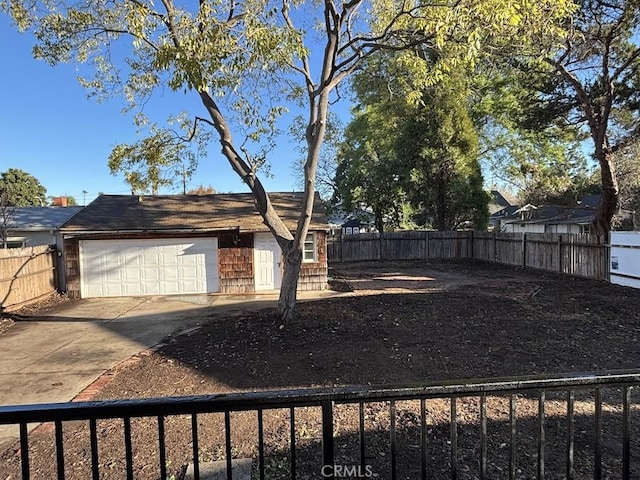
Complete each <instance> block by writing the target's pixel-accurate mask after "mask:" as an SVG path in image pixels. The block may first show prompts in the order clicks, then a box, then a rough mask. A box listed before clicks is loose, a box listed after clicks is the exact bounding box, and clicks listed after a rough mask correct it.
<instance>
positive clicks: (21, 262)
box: [0, 245, 56, 310]
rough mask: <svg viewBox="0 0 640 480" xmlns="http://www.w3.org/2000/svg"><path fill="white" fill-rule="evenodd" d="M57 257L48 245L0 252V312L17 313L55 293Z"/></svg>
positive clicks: (8, 249) (1, 250) (7, 249)
mask: <svg viewBox="0 0 640 480" xmlns="http://www.w3.org/2000/svg"><path fill="white" fill-rule="evenodd" d="M55 255H56V251H55V249H51V248H50V247H48V246H46V245H40V246H37V247H26V248H6V249H0V309H1V310H11V309H12V308H13V309H15V308H18V307H20V306H22V305H26V304H27V303H29V302H31V301H34V300H37V299H39V298H41V297H43V296H45V295H48V294H51V293H53V292H54V291H55V290H56V281H55V273H56V272H55V262H56V256H55Z"/></svg>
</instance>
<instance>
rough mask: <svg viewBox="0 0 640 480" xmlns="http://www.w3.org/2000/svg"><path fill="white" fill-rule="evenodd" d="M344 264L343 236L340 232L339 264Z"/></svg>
mask: <svg viewBox="0 0 640 480" xmlns="http://www.w3.org/2000/svg"><path fill="white" fill-rule="evenodd" d="M342 262H344V234H343V233H342V231H340V263H342Z"/></svg>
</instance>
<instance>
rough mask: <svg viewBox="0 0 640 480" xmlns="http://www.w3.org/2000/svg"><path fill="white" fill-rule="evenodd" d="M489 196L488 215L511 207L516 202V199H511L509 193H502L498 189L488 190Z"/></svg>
mask: <svg viewBox="0 0 640 480" xmlns="http://www.w3.org/2000/svg"><path fill="white" fill-rule="evenodd" d="M489 198H490V200H489V204H488V205H487V208H488V210H489V215H493V214H494V213H496V212H499V211H500V210H503V209H504V208H506V207H511V206H513V205H515V204H516V201H515V200H513V199H512V198H511V196H510V195H509V194H506V193H502V192H500V191H498V190H490V191H489Z"/></svg>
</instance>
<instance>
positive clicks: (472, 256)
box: [469, 230, 474, 260]
mask: <svg viewBox="0 0 640 480" xmlns="http://www.w3.org/2000/svg"><path fill="white" fill-rule="evenodd" d="M470 233H471V238H470V240H469V244H470V245H469V247H470V250H471V254H470V257H469V258H471V260H473V258H474V255H473V242H474V237H473V230H471V232H470Z"/></svg>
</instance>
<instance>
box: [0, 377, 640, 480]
mask: <svg viewBox="0 0 640 480" xmlns="http://www.w3.org/2000/svg"><path fill="white" fill-rule="evenodd" d="M638 385H640V371H631V372H629V371H624V372H605V373H600V374H579V375H569V376H537V377H518V378H502V379H489V380H469V381H460V380H458V381H449V382H430V383H425V384H422V385H417V386H409V387H336V388H307V389H301V390H279V391H266V392H258V393H234V394H220V395H210V396H198V397H176V398H158V399H144V400H122V401H102V402H83V403H64V404H48V405H44V404H43V405H20V406H3V407H0V424H16V425H19V427H20V456H21V471H22V478H23V479H25V480H26V479H29V478H31V471H30V452H29V436H30V434H29V432H28V425H29V424H33V423H42V422H52V423H53V424H54V428H55V435H54V438H55V451H56V457H55V472H56V475H57V478H58V479H64V478H65V462H64V458H65V449H64V440H63V434H62V428H63V424H64V423H65V422H72V421H78V420H83V421H88V422H89V425H90V442H89V445H87V447H86V448H87V451H90V455H91V473H92V478H93V479H94V480H98V479H99V478H104V475H103V473H102V472H101V470H100V465H101V464H100V462H101V461H104V459H100V458H99V456H98V452H99V449H98V436H97V428H96V425H97V422H98V421H100V420H103V419H122V420H123V430H122V440H123V443H124V453H125V455H124V456H125V461H126V478H127V479H133V478H134V462H135V459H134V455H133V453H132V452H133V444H132V434H131V420H132V419H134V418H137V417H152V418H156V419H157V425H158V432H157V434H158V435H157V445H158V448H159V458H160V465H159V466H158V467H159V474H160V478H162V479H165V478H168V476H167V452H166V446H165V442H166V438H165V421H166V419H167V418H169V417H173V416H179V415H187V416H189V417H190V418H191V438H192V445H193V456H192V459H191V461H192V462H193V464H194V477H195V478H199V470H200V469H199V464H200V452H199V444H198V438H199V437H198V427H199V423H198V415H201V414H208V413H221V414H223V415H224V430H225V431H224V444H223V445H222V448H223V449H224V454H225V455H224V458H225V460H226V465H227V468H226V474H227V478H228V479H229V480H231V479H232V478H233V470H232V457H233V445H232V441H231V424H232V419H231V414H232V413H233V412H242V411H255V412H256V413H257V419H258V438H257V443H258V448H257V459H256V460H257V468H256V470H255V472H254V474H255V477H257V478H260V479H263V478H266V474H265V432H264V428H263V422H264V420H263V413H264V412H265V411H267V410H273V409H286V410H288V412H289V415H290V416H289V418H290V425H289V428H288V435H289V443H290V449H289V457H290V458H289V460H290V462H289V465H290V468H289V470H288V472H287V476H288V477H289V478H292V479H296V478H298V477H299V472H298V470H297V461H296V457H297V450H298V448H300V445H299V435H298V436H297V435H296V412H297V411H298V410H299V409H301V408H304V407H316V408H319V409H320V412H321V415H320V418H321V425H320V428H319V431H320V432H321V445H320V448H321V453H322V455H321V461H320V463H319V464H318V465H317V466H316V467H314V469H313V470H314V471H313V472H311V475H310V476H309V477H304V478H344V477H348V478H355V477H371V476H373V475H377V476H378V477H379V478H390V479H396V478H399V477H400V474H399V470H400V469H401V468H405V469H407V470H406V471H410V472H414V474H415V476H413V477H411V478H422V479H427V478H451V479H457V478H480V479H486V478H495V473H494V474H493V475H491V474H490V470H491V469H492V468H494V469H495V468H498V467H496V466H495V465H496V464H495V461H494V460H492V457H491V452H493V453H495V452H497V451H500V452H502V456H503V457H504V467H505V468H502V469H500V470H499V471H500V472H502V473H501V474H500V478H509V479H516V478H531V477H529V476H526V475H525V473H522V471H521V460H522V459H524V458H525V457H526V458H535V467H532V468H535V472H534V473H535V476H536V477H537V478H539V479H544V478H545V475H547V470H548V465H547V455H548V452H549V450H550V448H553V449H555V450H554V451H553V453H554V458H555V457H558V455H560V453H559V452H558V451H557V450H558V449H559V448H560V447H558V445H562V448H561V449H562V450H563V452H562V458H563V462H562V463H563V468H562V470H563V471H562V472H557V471H554V472H553V478H557V477H558V476H561V477H564V478H567V479H572V478H586V477H585V476H584V474H580V475H579V476H578V475H577V474H576V473H575V472H576V455H577V454H578V453H580V452H579V450H580V448H582V449H584V448H585V447H584V444H583V442H581V443H580V446H578V445H577V444H576V428H575V425H576V416H577V413H576V404H577V403H578V402H579V403H580V405H581V407H580V413H579V414H580V415H581V416H585V415H586V416H588V417H590V418H589V421H588V422H587V423H586V424H588V425H591V431H589V432H587V431H586V430H584V431H582V430H581V438H582V439H585V438H586V439H588V440H589V442H590V443H591V446H590V447H589V448H588V450H589V453H590V455H591V459H590V460H589V462H588V463H589V465H588V466H589V469H590V471H591V472H592V475H593V477H592V478H594V479H601V478H604V477H603V457H604V453H603V445H604V443H603V406H605V407H606V410H607V412H608V413H607V415H613V416H615V417H616V418H617V420H616V422H617V423H615V424H616V425H617V426H616V427H615V428H613V429H609V431H607V435H608V436H613V437H616V438H617V439H616V442H617V443H616V444H619V445H621V449H620V451H619V457H620V458H614V459H613V460H614V461H612V462H609V463H610V464H611V465H609V466H608V467H607V468H608V469H609V470H608V471H607V472H605V473H607V474H608V475H609V476H612V478H622V479H625V480H628V479H630V478H638V477H637V476H638V474H640V470H639V469H638V467H639V466H638V465H637V464H634V463H633V462H632V446H636V445H638V439H637V435H635V427H637V426H636V425H635V424H632V413H633V412H634V411H635V410H636V408H637V407H638V405H637V404H635V403H634V402H632V389H633V387H635V386H638ZM469 399H473V402H471V403H473V405H474V406H473V408H472V409H471V410H473V411H474V412H475V413H474V416H473V419H472V420H469V418H470V416H469V411H470V410H469V405H471V403H469ZM496 399H498V400H500V402H503V403H502V404H503V405H504V409H505V415H506V418H508V420H507V421H505V425H503V427H504V428H503V430H504V432H503V434H502V436H501V437H500V438H497V437H496V436H495V435H496V434H495V432H494V430H497V429H498V427H496V426H495V425H494V424H493V423H492V421H490V419H489V416H490V415H489V414H488V404H489V402H495V401H497V400H496ZM436 401H445V402H447V405H448V412H447V414H448V419H447V420H446V421H445V422H444V423H443V422H440V423H442V425H444V426H442V425H441V427H442V429H441V430H442V432H446V441H445V440H443V439H441V438H440V439H439V438H437V435H436V434H437V432H436V434H434V433H433V430H434V429H435V430H437V429H438V428H439V427H437V425H436V424H437V423H438V422H436V421H435V417H434V416H435V413H434V412H435V411H436V410H437V409H436V408H433V407H431V405H432V404H433V402H436ZM407 402H414V403H415V405H414V406H415V407H416V408H415V418H416V422H417V424H418V427H417V431H416V432H415V434H416V439H419V440H417V441H419V445H410V447H411V448H408V447H407V445H406V442H405V441H404V440H403V435H405V433H406V432H405V431H404V427H403V426H402V422H403V417H401V415H400V413H404V414H407V415H408V413H407V412H408V411H409V410H408V407H407V406H406V405H407ZM524 403H528V404H531V405H535V406H536V407H535V410H536V411H535V420H532V418H524V417H519V416H518V413H517V411H518V407H519V406H521V405H522V404H524ZM587 403H588V404H589V405H592V408H591V407H589V408H586V407H585V404H587ZM372 404H382V405H384V408H383V409H382V410H380V409H378V410H377V411H378V415H383V416H385V418H386V419H387V420H386V421H387V423H388V430H385V431H384V432H382V434H383V435H384V436H385V437H386V438H387V440H388V441H387V444H388V451H387V452H379V454H380V455H382V454H384V455H383V456H382V457H380V455H374V456H375V457H376V458H375V462H372V461H371V459H372V455H371V452H368V450H367V448H368V442H369V440H370V439H371V437H372V435H380V432H379V431H377V432H372V431H371V430H370V429H367V428H366V423H367V418H369V417H370V414H367V413H365V412H366V409H367V405H372ZM558 404H562V405H563V407H562V408H563V413H562V415H561V416H559V418H554V419H553V422H552V423H549V422H550V420H551V419H550V416H548V415H549V412H547V410H546V409H547V408H551V407H553V408H554V409H555V410H557V406H558ZM345 407H349V408H353V409H354V412H356V413H355V414H354V415H356V416H357V417H356V416H354V420H355V423H357V425H358V429H357V432H355V433H354V435H353V439H354V440H355V443H357V447H354V448H353V449H352V450H353V452H352V454H349V455H347V454H345V453H344V452H343V450H342V449H341V448H340V449H339V448H338V446H339V445H338V444H339V443H340V442H341V439H340V435H339V434H338V432H336V428H335V427H336V425H335V422H336V419H335V413H336V411H337V409H340V408H345ZM411 408H413V407H411ZM585 412H588V413H587V414H585ZM554 415H555V416H556V417H558V415H557V413H556V414H554ZM430 417H434V418H431V419H430ZM618 417H619V418H618ZM531 421H534V422H535V423H534V424H533V425H534V427H533V431H535V438H532V439H531V443H532V446H533V448H534V449H535V451H534V452H532V453H526V452H525V453H523V452H524V450H523V448H524V447H523V441H522V439H521V438H520V437H519V435H520V425H521V422H531ZM461 427H464V430H461V429H460V428H461ZM551 427H553V432H551V431H550V428H551ZM501 428H502V427H501ZM584 428H585V427H584V425H582V426H581V429H584ZM560 431H561V434H562V436H563V437H564V440H562V441H554V442H555V443H554V444H553V445H548V444H547V442H548V441H549V438H548V435H549V434H553V435H556V434H559V433H558V432H560ZM470 432H473V433H470ZM434 435H436V436H434ZM436 442H438V448H440V447H442V446H444V447H445V450H446V452H444V455H445V457H444V458H445V460H444V461H443V460H442V459H441V462H440V464H438V465H433V464H431V463H430V461H429V460H430V453H429V446H430V445H431V446H433V445H434V443H436ZM497 442H501V443H499V445H498V443H497ZM462 443H465V445H466V444H469V443H471V444H472V446H473V448H472V449H469V448H466V449H465V452H461V448H462V447H461V445H462ZM495 445H498V447H495ZM525 446H526V445H525ZM414 447H415V451H416V455H415V456H414V464H413V465H409V466H407V465H404V464H403V462H405V460H404V459H405V457H406V454H407V452H408V451H409V450H411V449H413V448H414ZM490 447H491V448H490ZM338 450H339V451H338ZM441 450H442V448H440V450H438V451H441ZM471 450H473V452H472V453H473V454H474V459H473V460H472V461H470V460H469V458H468V457H469V455H470V452H471ZM633 453H634V457H635V456H638V453H635V452H633ZM607 455H609V456H610V454H609V453H608V454H607ZM380 458H383V460H382V463H384V465H382V464H381V460H380ZM581 458H582V459H583V460H584V455H581ZM637 461H638V460H637V459H636V462H637ZM405 463H406V462H405ZM612 465H613V467H615V468H619V470H618V471H615V472H614V471H610V470H611V468H613V467H612ZM376 469H384V470H385V472H387V473H388V475H381V474H377V473H376ZM470 469H471V470H472V473H469V471H470ZM445 470H446V472H445ZM505 470H506V471H505ZM465 472H466V473H465ZM474 472H475V473H474ZM406 476H407V474H403V478H406ZM299 478H303V477H302V476H300V477H299Z"/></svg>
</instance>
